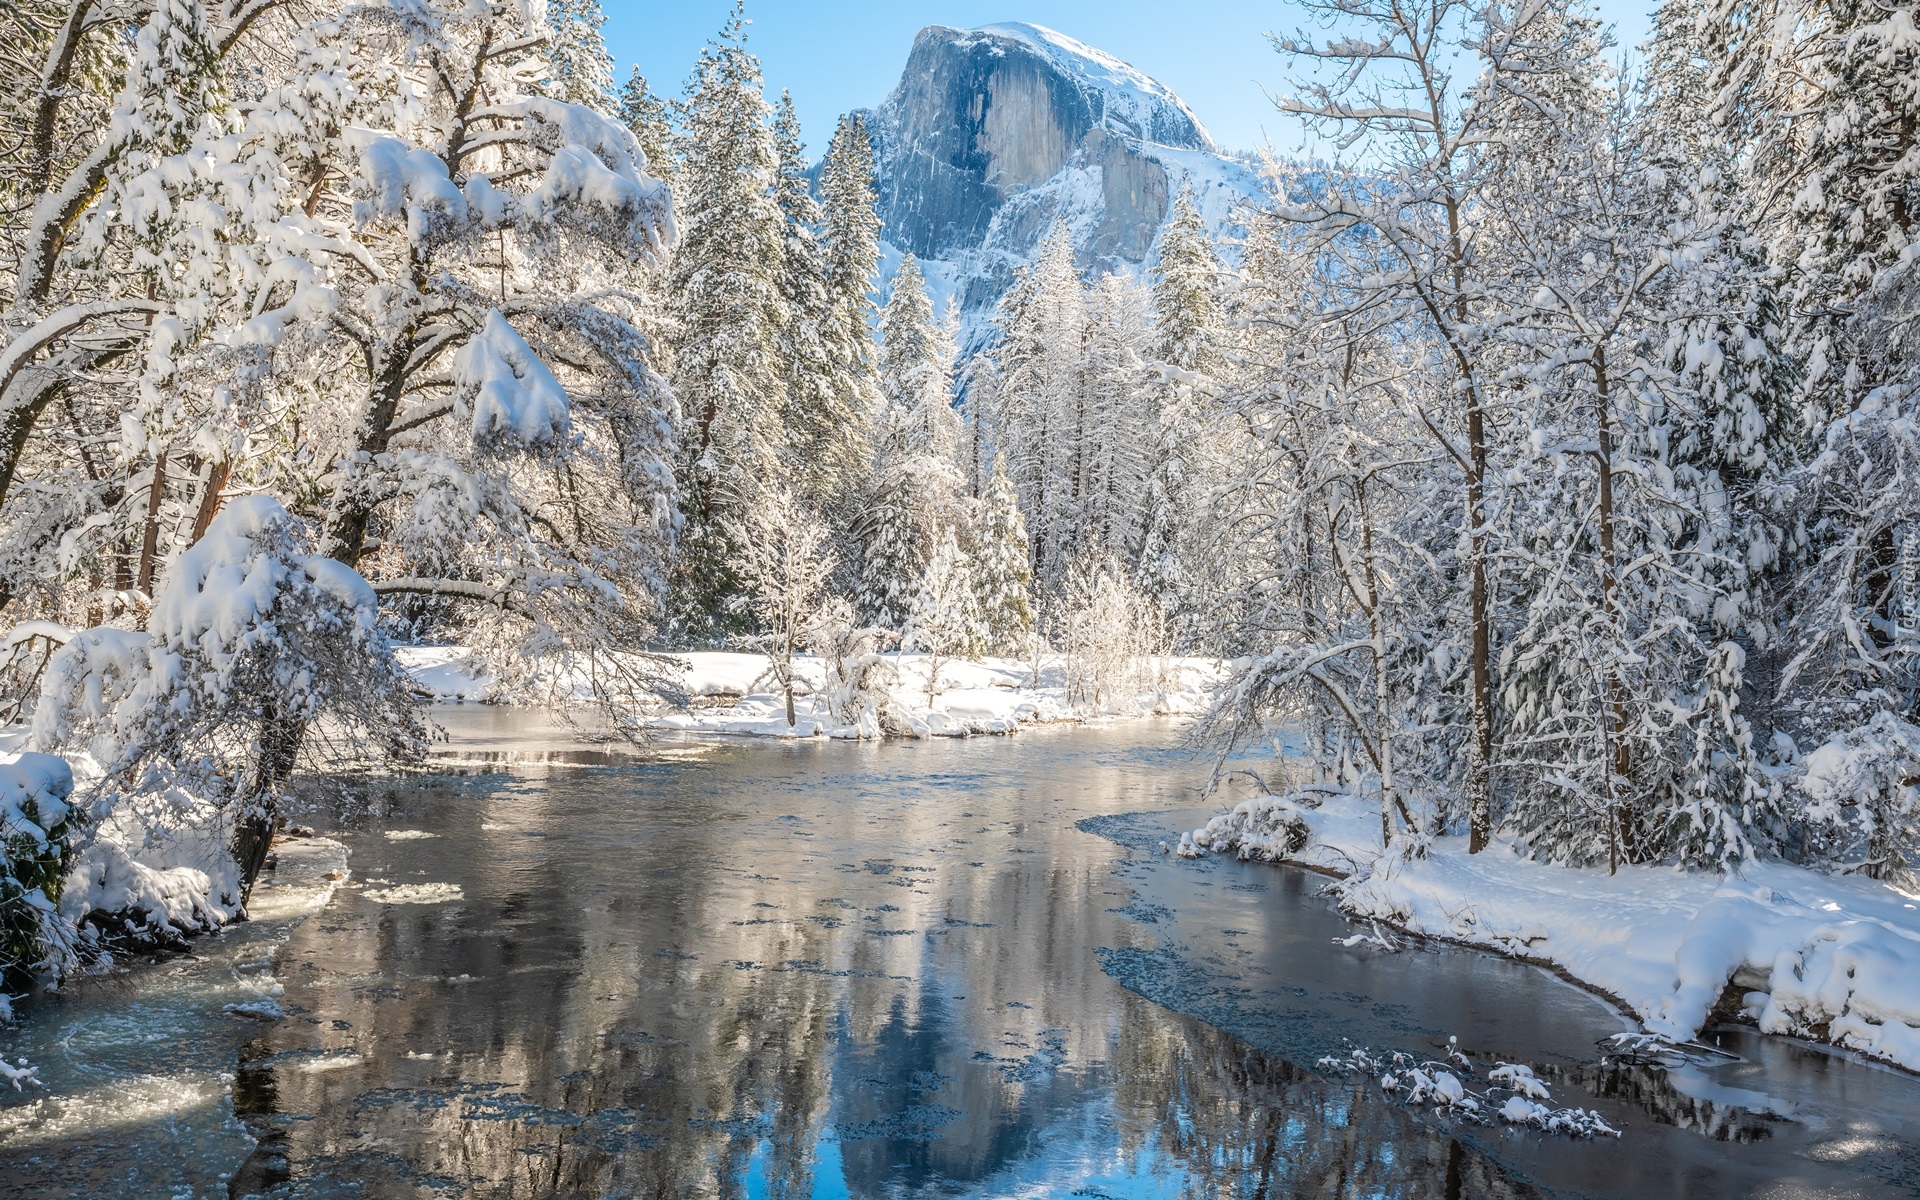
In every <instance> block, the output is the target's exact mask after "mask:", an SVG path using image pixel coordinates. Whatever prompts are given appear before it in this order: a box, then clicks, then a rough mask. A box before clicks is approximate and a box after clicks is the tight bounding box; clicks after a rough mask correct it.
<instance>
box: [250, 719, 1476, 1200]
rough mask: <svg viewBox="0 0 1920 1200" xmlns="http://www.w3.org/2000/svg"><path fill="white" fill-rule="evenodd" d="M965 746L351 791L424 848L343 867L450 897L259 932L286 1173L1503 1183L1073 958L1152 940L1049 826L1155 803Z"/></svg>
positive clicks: (788, 1182) (666, 1182)
mask: <svg viewBox="0 0 1920 1200" xmlns="http://www.w3.org/2000/svg"><path fill="white" fill-rule="evenodd" d="M1039 743H1040V739H1033V741H1032V744H1031V745H1030V748H1029V750H1028V753H1032V752H1034V751H1035V750H1042V746H1041V745H1040V744H1039ZM915 749H922V750H926V751H931V753H920V754H915V753H914V751H915ZM979 749H982V750H988V751H992V752H997V753H992V754H972V755H964V754H963V755H956V754H953V753H951V752H948V751H947V750H946V748H944V747H926V748H901V747H882V748H879V749H878V750H877V751H876V749H875V748H872V747H865V748H861V747H824V748H817V747H796V748H793V749H792V750H770V749H769V748H767V747H765V746H753V747H742V748H732V749H726V750H722V751H718V752H716V753H715V754H713V755H711V756H710V757H709V758H707V759H705V760H697V761H694V762H680V763H673V764H647V765H638V766H634V767H631V768H628V769H625V770H620V771H579V770H573V771H567V770H555V771H552V772H551V773H548V772H543V771H541V770H539V769H538V768H534V767H531V766H527V765H524V764H523V765H522V766H521V767H520V768H519V770H518V771H517V773H516V774H515V775H513V776H491V777H469V778H465V779H461V780H432V781H423V782H420V783H417V784H412V785H407V786H402V787H398V788H391V789H380V790H378V791H376V793H375V794H374V795H373V796H372V797H371V800H372V805H373V808H374V810H375V811H373V812H372V813H371V814H370V816H369V817H368V821H367V823H368V824H369V825H370V826H373V827H377V828H383V829H400V828H407V829H426V830H433V831H436V832H438V833H439V834H440V836H439V837H437V838H434V839H431V840H424V839H421V840H409V841H401V842H394V841H390V840H387V839H383V838H378V837H375V836H360V837H358V838H356V839H354V847H355V860H354V861H355V868H356V873H357V877H358V880H359V881H360V882H361V883H363V884H364V885H366V887H367V889H368V890H369V891H372V890H376V889H383V888H388V887H391V886H393V885H398V884H405V883H409V882H414V883H418V882H445V883H456V884H458V885H459V886H460V888H461V889H462V893H463V898H462V899H461V900H460V901H458V902H455V903H448V904H430V905H411V906H406V905H383V904H377V903H374V902H372V901H371V900H370V899H369V898H368V896H367V895H366V894H365V893H355V892H346V893H343V894H342V896H341V898H340V899H339V900H338V901H337V902H336V904H335V906H334V908H333V909H332V910H330V911H329V912H328V913H327V914H326V916H325V917H324V918H322V919H321V920H320V921H316V922H314V923H313V924H311V925H310V926H308V927H307V928H306V929H304V930H302V931H301V932H300V933H299V934H298V935H297V936H296V937H295V939H294V941H293V942H292V943H291V944H290V945H289V947H288V952H287V954H286V955H285V957H284V960H283V963H282V968H281V974H282V976H283V978H285V980H286V982H287V987H288V996H287V999H288V1001H289V1002H290V1005H296V1006H298V1009H297V1010H296V1011H295V1015H294V1016H293V1017H292V1018H291V1019H290V1020H288V1021H286V1022H283V1023H282V1024H281V1025H280V1026H279V1027H278V1028H276V1029H275V1030H273V1031H272V1032H271V1033H270V1034H269V1035H268V1037H267V1039H266V1041H267V1042H268V1043H269V1044H270V1046H271V1047H272V1050H271V1053H270V1054H268V1055H267V1056H265V1057H264V1058H263V1059H262V1060H261V1061H262V1062H263V1063H265V1064H267V1068H268V1069H270V1070H271V1071H272V1073H273V1076H274V1088H275V1103H276V1105H277V1106H278V1110H279V1115H277V1116H276V1117H273V1118H270V1119H269V1120H267V1121H265V1122H262V1123H263V1125H266V1126H269V1127H271V1128H274V1129H276V1130H280V1131H284V1134H285V1140H284V1143H283V1144H282V1146H283V1149H284V1154H285V1157H286V1160H287V1163H288V1165H289V1168H290V1170H291V1176H292V1177H291V1180H290V1181H289V1182H288V1183H287V1184H286V1185H283V1190H285V1191H287V1192H288V1193H290V1194H292V1195H315V1196H322V1195H345V1194H374V1195H413V1194H420V1195H426V1194H433V1193H435V1192H439V1191H442V1190H445V1189H452V1190H453V1191H455V1192H458V1193H464V1194H473V1195H486V1196H498V1197H522V1196H525V1197H532V1196H549V1195H583V1196H728V1197H731V1196H770V1197H806V1196H846V1195H852V1196H893V1195H1048V1196H1051V1195H1067V1194H1071V1193H1074V1192H1076V1191H1078V1192H1079V1194H1082V1195H1087V1196H1103V1195H1104V1196H1115V1197H1119V1196H1161V1195H1168V1196H1179V1195H1207V1196H1221V1197H1230V1196H1284V1195H1294V1194H1300V1193H1303V1192H1305V1193H1310V1194H1316V1195H1328V1196H1334V1197H1340V1196H1367V1195H1377V1194H1381V1192H1382V1189H1385V1190H1386V1191H1388V1192H1391V1193H1392V1194H1395V1195H1434V1196H1443V1195H1448V1194H1453V1195H1463V1194H1466V1195H1508V1194H1513V1191H1512V1189H1511V1188H1509V1187H1507V1186H1506V1185H1503V1184H1497V1183H1494V1182H1492V1180H1493V1178H1494V1173H1493V1172H1491V1171H1490V1170H1489V1169H1487V1168H1486V1167H1485V1166H1484V1164H1482V1163H1481V1160H1480V1159H1479V1156H1478V1155H1476V1154H1472V1153H1469V1152H1466V1151H1464V1150H1462V1149H1461V1148H1459V1147H1458V1146H1457V1145H1456V1144H1455V1143H1454V1142H1453V1141H1452V1140H1451V1139H1450V1138H1448V1137H1447V1136H1446V1135H1444V1134H1443V1133H1440V1132H1437V1131H1432V1130H1423V1129H1422V1128H1421V1127H1419V1126H1417V1125H1415V1124H1414V1123H1413V1122H1411V1121H1409V1120H1407V1119H1406V1118H1405V1117H1404V1116H1403V1115H1402V1114H1400V1113H1398V1112H1397V1111H1395V1110H1392V1109H1390V1108H1388V1107H1386V1106H1384V1105H1383V1104H1381V1103H1380V1102H1379V1101H1378V1100H1377V1099H1376V1098H1375V1097H1374V1095H1373V1093H1372V1092H1371V1091H1370V1090H1369V1089H1366V1088H1364V1087H1359V1086H1351V1085H1342V1084H1328V1083H1326V1082H1324V1081H1321V1080H1319V1079H1318V1078H1317V1077H1314V1076H1311V1075H1308V1074H1305V1073H1302V1072H1299V1071H1297V1070H1295V1069H1294V1068H1292V1067H1290V1066H1288V1065H1287V1064H1286V1063H1284V1062H1281V1061H1279V1060H1277V1059H1272V1058H1269V1057H1267V1056H1265V1055H1263V1054H1261V1053H1259V1052H1257V1051H1254V1050H1251V1049H1250V1048H1248V1047H1247V1046H1245V1045H1244V1044H1242V1043H1240V1042H1238V1041H1236V1040H1234V1039H1233V1038H1231V1037H1228V1036H1226V1035H1223V1034H1221V1033H1219V1032H1217V1031H1215V1030H1213V1029H1211V1028H1209V1027H1208V1026H1206V1025H1203V1024H1200V1023H1198V1022H1195V1021H1192V1020H1189V1019H1186V1018H1183V1017H1180V1016H1177V1015H1175V1014H1173V1013H1169V1012H1167V1011H1166V1010H1165V1009H1162V1008H1160V1007H1159V1006H1157V1005H1154V1004H1152V1003H1150V1002H1148V1001H1146V1000H1144V999H1142V998H1140V997H1139V996H1136V995H1133V994H1131V993H1129V992H1127V991H1126V990H1124V989H1122V988H1120V987H1118V986H1117V985H1116V984H1115V983H1114V981H1113V980H1112V979H1111V978H1110V977H1109V976H1108V975H1107V974H1106V973H1105V972H1104V971H1103V970H1102V967H1101V963H1100V960H1099V958H1098V957H1097V956H1096V955H1095V954H1094V953H1093V952H1092V950H1093V948H1094V947H1096V946H1116V947H1127V946H1133V947H1146V946H1149V945H1151V944H1152V942H1153V935H1152V931H1151V930H1150V929H1148V928H1146V927H1143V926H1142V925H1140V924H1139V923H1138V922H1137V921H1134V920H1132V919H1130V916H1129V914H1128V913H1124V912H1121V911H1116V910H1121V909H1125V908H1126V907H1127V905H1128V901H1129V899H1130V897H1129V894H1128V892H1127V890H1126V888H1125V886H1124V885H1123V884H1122V883H1121V882H1120V881H1118V880H1116V878H1115V877H1114V874H1113V867H1114V864H1115V862H1116V860H1117V859H1119V858H1121V857H1122V856H1123V855H1124V851H1123V850H1122V849H1121V848H1120V847H1118V846H1116V845H1115V844H1114V843H1112V842H1111V841H1108V840H1105V839H1102V838H1098V837H1093V836H1089V835H1087V834H1084V833H1082V832H1080V831H1078V830H1076V829H1075V828H1074V825H1073V821H1074V820H1075V819H1076V818H1078V817H1080V816H1083V815H1085V814H1086V813H1087V812H1088V811H1108V812H1111V811H1117V810H1123V809H1126V808H1129V807H1133V808H1139V807H1152V806H1155V805H1156V804H1157V805H1159V806H1162V807H1164V806H1165V804H1166V803H1167V801H1168V799H1169V798H1170V797H1172V796H1174V795H1176V794H1177V793H1176V792H1175V791H1174V790H1173V789H1172V788H1171V787H1168V789H1167V790H1166V791H1165V792H1163V791H1162V790H1161V789H1162V787H1163V786H1165V784H1163V782H1162V778H1161V777H1159V776H1158V775H1157V774H1156V773H1155V772H1153V771H1148V770H1143V768H1144V767H1147V766H1149V765H1150V762H1149V759H1148V758H1147V757H1144V756H1142V755H1141V754H1139V753H1137V752H1136V751H1134V750H1133V748H1132V747H1131V746H1130V745H1129V743H1128V741H1127V740H1126V739H1122V738H1110V739H1105V740H1100V739H1095V740H1094V741H1093V744H1092V745H1088V744H1087V743H1086V740H1085V739H1082V740H1081V741H1080V742H1079V743H1077V744H1074V748H1073V749H1072V750H1070V751H1069V750H1067V747H1065V746H1056V747H1054V748H1052V749H1051V751H1050V752H1043V754H1042V761H1045V762H1048V763H1052V764H1055V765H1061V766H1065V765H1067V764H1068V763H1070V764H1071V768H1072V769H1071V770H1070V771H1062V772H1059V773H1051V772H1049V773H1040V774H1034V775H1027V774H1024V773H1014V774H1013V775H1012V778H1011V781H1009V779H1008V777H1007V776H1004V775H1001V774H1000V773H998V772H993V767H994V766H995V765H996V764H995V762H994V761H993V760H994V759H995V758H999V757H1001V756H1003V755H1005V754H1006V753H1007V752H1009V751H1016V747H1015V743H1008V742H1001V743H997V744H994V745H992V746H982V747H979ZM821 750H825V751H826V753H824V754H823V753H820V751H821ZM1063 751H1064V752H1065V753H1064V757H1063ZM1089 751H1092V753H1089ZM1016 752H1017V751H1016ZM770 759H771V760H772V761H771V762H770V761H769V760H770ZM770 768H772V769H770ZM929 768H931V769H929ZM990 772H991V773H990ZM1177 778H1178V776H1175V777H1173V779H1177ZM1166 782H1167V783H1171V782H1173V780H1172V779H1169V780H1167V781H1166ZM1089 805H1092V806H1095V807H1092V808H1089V807H1087V806H1089ZM1069 808H1070V809H1071V811H1067V810H1068V809H1069ZM1056 813H1058V814H1059V815H1057V816H1056V815H1055V814H1056ZM371 832H372V830H371V829H370V830H369V833H371ZM349 1050H351V1051H353V1052H354V1053H356V1054H358V1055H359V1058H358V1060H357V1062H355V1063H353V1064H350V1065H346V1066H342V1067H339V1068H337V1069H330V1070H315V1069H312V1068H313V1066H314V1065H315V1064H316V1063H323V1062H324V1063H330V1062H333V1061H337V1060H338V1058H339V1056H340V1055H342V1054H343V1053H344V1052H346V1051H349ZM282 1146H276V1147H275V1153H276V1154H277V1153H279V1152H280V1151H281V1149H282ZM1450 1178H1451V1179H1452V1183H1451V1185H1449V1179H1450ZM1449 1186H1451V1188H1452V1191H1451V1193H1449V1190H1448V1189H1449ZM1463 1188H1464V1189H1465V1190H1464V1191H1463V1190H1462V1189H1463Z"/></svg>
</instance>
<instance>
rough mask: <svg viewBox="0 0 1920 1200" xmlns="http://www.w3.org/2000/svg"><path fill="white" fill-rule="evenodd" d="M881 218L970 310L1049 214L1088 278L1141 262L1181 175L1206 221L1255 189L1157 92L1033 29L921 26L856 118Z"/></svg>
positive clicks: (990, 297) (1005, 277)
mask: <svg viewBox="0 0 1920 1200" xmlns="http://www.w3.org/2000/svg"><path fill="white" fill-rule="evenodd" d="M869 121H870V123H871V127H872V131H873V136H874V141H875V158H876V165H877V167H878V171H879V176H880V178H879V184H880V204H879V209H880V216H881V218H882V219H883V220H884V221H885V222H886V234H885V236H886V238H887V241H888V244H889V245H890V247H892V249H893V251H894V253H895V255H898V254H901V253H906V252H911V253H913V254H914V255H916V256H917V257H919V258H920V259H922V260H923V262H925V263H926V265H927V271H928V275H929V278H930V281H931V282H932V283H933V284H934V286H935V287H936V288H937V289H938V290H941V291H945V292H947V293H948V294H952V295H955V296H956V297H957V298H958V299H959V300H960V302H961V305H962V308H963V309H964V310H965V311H966V312H967V313H968V314H969V316H977V315H978V314H980V313H982V312H984V311H985V310H986V309H987V308H988V307H989V306H990V305H991V304H992V303H993V301H994V300H995V299H996V298H997V297H998V296H999V295H1000V293H1001V292H1002V291H1003V290H1004V289H1005V288H1006V285H1007V283H1008V281H1009V280H1010V279H1011V278H1012V274H1013V268H1014V266H1015V265H1016V264H1018V263H1020V262H1024V261H1026V260H1027V258H1028V257H1030V255H1031V254H1032V251H1033V248H1034V245H1035V243H1037V242H1038V241H1039V240H1040V238H1041V237H1042V236H1044V235H1045V233H1046V231H1047V229H1048V228H1049V227H1050V226H1051V225H1052V224H1053V221H1054V220H1055V219H1056V218H1062V219H1065V220H1066V222H1067V223H1068V225H1069V226H1071V228H1072V229H1073V232H1074V238H1075V244H1076V246H1077V247H1078V249H1079V253H1080V259H1081V263H1082V265H1083V266H1085V267H1086V268H1087V269H1088V270H1089V271H1090V272H1097V271H1100V270H1107V271H1121V270H1132V269H1136V268H1138V267H1139V266H1140V265H1142V264H1144V263H1146V262H1148V261H1149V260H1150V259H1151V257H1152V253H1153V247H1154V242H1155V239H1156V237H1157V235H1158V233H1159V230H1160V226H1161V224H1162V222H1163V220H1164V219H1165V217H1166V213H1167V209H1168V207H1169V205H1170V204H1171V203H1172V198H1173V195H1174V193H1175V192H1176V191H1177V190H1178V188H1179V187H1180V185H1181V182H1182V181H1183V180H1191V182H1192V184H1193V187H1194V191H1195V194H1196V196H1197V197H1198V199H1199V201H1200V206H1201V210H1202V212H1203V213H1204V214H1205V215H1206V217H1207V219H1208V220H1209V222H1210V223H1212V224H1213V225H1215V226H1216V227H1220V226H1224V225H1226V224H1227V223H1228V221H1229V220H1230V219H1231V215H1232V211H1233V209H1234V207H1235V206H1236V205H1238V204H1239V203H1241V202H1242V201H1244V200H1246V199H1249V198H1252V197H1255V196H1257V195H1258V194H1259V183H1258V179H1257V176H1256V174H1255V171H1254V169H1253V168H1252V167H1251V166H1250V165H1249V164H1248V163H1246V162H1244V161H1241V160H1238V159H1234V158H1229V157H1226V156H1224V155H1222V154H1221V153H1220V152H1219V148H1218V147H1217V146H1215V145H1214V142H1213V139H1212V138H1211V137H1210V136H1208V134H1207V131H1206V128H1205V126H1203V125H1202V124H1201V123H1200V120H1199V118H1198V117H1196V116H1194V114H1193V111H1192V110H1191V109H1189V108H1188V107H1187V106H1186V104H1185V103H1184V102H1183V101H1181V99H1180V97H1178V96H1176V95H1174V94H1173V92H1172V91H1170V90H1168V89H1167V88H1166V87H1165V86H1164V85H1162V84H1160V83H1159V82H1157V81H1155V80H1153V79H1151V78H1149V77H1148V76H1146V75H1144V74H1142V73H1141V72H1140V71H1138V70H1135V69H1134V68H1133V67H1131V66H1128V65H1127V64H1126V63H1123V62H1121V61H1120V60H1119V59H1117V58H1114V57H1113V56H1112V55H1109V54H1105V53H1103V52H1101V51H1099V50H1095V49H1093V48H1092V47H1090V46H1086V45H1083V44H1081V43H1080V42H1077V41H1075V40H1074V39H1072V38H1070V37H1067V36H1065V35H1064V34H1059V33H1055V32H1054V31H1053V30H1050V29H1043V28H1040V27H1039V26H1036V25H1022V24H1006V25H990V26H987V27H986V28H983V29H951V28H948V27H946V26H942V25H934V26H929V27H928V28H926V29H923V30H921V31H920V33H919V36H917V37H916V38H915V39H914V43H913V52H912V53H911V55H909V57H908V59H907V67H906V71H905V72H904V74H903V75H902V76H901V79H900V85H899V86H898V87H897V88H895V89H894V92H893V94H892V95H891V96H889V97H888V98H887V101H886V103H885V104H883V105H881V106H880V108H879V109H877V110H875V111H874V112H872V113H871V114H869Z"/></svg>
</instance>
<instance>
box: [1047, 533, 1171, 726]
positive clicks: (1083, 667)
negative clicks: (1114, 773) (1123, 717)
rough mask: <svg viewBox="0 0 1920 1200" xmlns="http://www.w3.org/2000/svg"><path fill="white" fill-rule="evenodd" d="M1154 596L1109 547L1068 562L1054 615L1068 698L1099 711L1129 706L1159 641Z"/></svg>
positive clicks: (1145, 682) (1142, 683)
mask: <svg viewBox="0 0 1920 1200" xmlns="http://www.w3.org/2000/svg"><path fill="white" fill-rule="evenodd" d="M1154 618H1155V615H1154V613H1153V602H1152V600H1150V599H1149V598H1148V597H1147V596H1146V594H1145V593H1143V592H1141V590H1140V589H1139V588H1138V587H1137V586H1136V585H1135V584H1134V582H1133V580H1132V579H1130V578H1129V577H1128V575H1127V571H1126V568H1125V567H1124V566H1122V565H1121V563H1120V560H1119V559H1118V558H1116V557H1114V556H1113V555H1112V554H1111V553H1105V552H1098V551H1093V550H1085V551H1082V552H1081V553H1079V554H1077V555H1075V556H1074V558H1073V560H1072V562H1071V563H1069V564H1068V567H1067V575H1066V587H1065V593H1064V595H1063V596H1062V597H1061V601H1060V607H1059V610H1058V613H1057V615H1056V617H1055V620H1054V626H1055V629H1054V638H1053V640H1054V642H1055V643H1056V644H1057V645H1058V646H1059V648H1060V650H1061V652H1062V653H1063V654H1064V655H1065V656H1066V670H1067V700H1068V702H1069V703H1071V704H1080V705H1085V706H1086V707H1088V708H1092V709H1094V710H1096V711H1102V712H1107V711H1129V710H1131V709H1132V708H1133V707H1134V706H1135V704H1136V702H1137V700H1138V697H1139V693H1140V691H1141V690H1142V689H1143V688H1144V687H1146V686H1147V685H1148V684H1149V683H1150V682H1151V674H1150V670H1149V663H1148V658H1149V655H1151V654H1152V653H1153V651H1154V650H1155V649H1157V647H1156V646H1155V645H1154V643H1153V641H1152V635H1153V631H1154V629H1155V628H1156V621H1155V619H1154Z"/></svg>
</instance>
